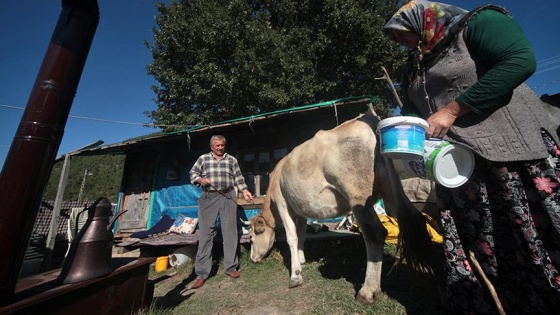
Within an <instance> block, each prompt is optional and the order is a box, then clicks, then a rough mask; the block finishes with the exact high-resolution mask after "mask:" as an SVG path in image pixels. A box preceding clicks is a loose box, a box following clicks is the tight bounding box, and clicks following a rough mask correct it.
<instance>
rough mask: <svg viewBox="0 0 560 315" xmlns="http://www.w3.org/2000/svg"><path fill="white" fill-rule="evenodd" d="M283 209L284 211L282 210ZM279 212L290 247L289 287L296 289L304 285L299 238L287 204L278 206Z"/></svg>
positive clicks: (283, 203)
mask: <svg viewBox="0 0 560 315" xmlns="http://www.w3.org/2000/svg"><path fill="white" fill-rule="evenodd" d="M281 207H282V208H283V209H282V208H281ZM278 212H279V214H280V217H281V219H282V222H283V223H284V229H285V230H286V242H287V243H288V246H289V247H290V261H291V267H290V270H291V271H290V283H289V284H288V287H290V288H294V287H297V286H299V285H301V284H303V277H302V276H301V264H300V263H299V255H298V236H297V231H296V224H295V222H294V219H295V218H292V217H291V216H290V214H289V213H288V208H287V206H286V204H285V202H282V203H280V204H279V205H278Z"/></svg>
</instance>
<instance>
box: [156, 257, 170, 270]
mask: <svg viewBox="0 0 560 315" xmlns="http://www.w3.org/2000/svg"><path fill="white" fill-rule="evenodd" d="M168 264H169V256H161V257H158V258H157V259H156V272H160V271H165V270H167V265H168Z"/></svg>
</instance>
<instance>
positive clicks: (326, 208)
mask: <svg viewBox="0 0 560 315" xmlns="http://www.w3.org/2000/svg"><path fill="white" fill-rule="evenodd" d="M378 122H379V118H378V117H377V116H376V115H375V114H374V113H373V111H372V110H370V111H368V112H367V113H366V114H363V115H361V116H358V117H357V118H355V119H353V120H350V121H347V122H345V123H343V124H341V125H340V126H338V127H336V128H334V129H331V130H327V131H319V132H317V133H316V134H315V136H314V137H313V138H312V139H310V140H308V141H306V142H304V143H303V144H301V145H299V146H297V147H296V148H294V150H292V152H290V153H289V154H288V155H287V156H285V157H284V158H283V159H282V160H280V162H279V163H278V165H276V167H275V168H274V171H273V172H272V173H271V175H270V182H269V186H268V190H267V193H266V198H265V201H264V204H263V210H262V213H261V214H259V215H257V216H255V217H253V218H251V221H250V225H251V229H250V235H251V260H252V261H253V262H259V261H261V260H262V259H263V258H264V257H265V255H266V254H267V253H268V252H269V251H270V249H271V248H272V245H273V243H274V240H275V226H276V221H277V220H278V221H280V222H282V223H283V225H284V228H285V230H286V240H287V243H288V245H289V248H290V253H291V275H290V281H289V287H290V288H293V287H297V286H299V285H301V284H302V283H303V278H302V275H301V273H302V267H301V265H302V264H303V263H305V255H304V251H303V245H304V242H305V230H306V225H307V218H314V219H326V218H333V217H338V216H341V215H344V214H347V213H349V212H350V211H352V212H353V214H354V216H355V218H356V220H357V222H358V224H359V226H360V228H361V230H362V233H363V237H364V241H365V244H366V252H367V268H366V277H365V281H364V284H363V286H362V288H361V289H360V291H359V292H358V294H357V296H356V299H357V300H358V301H359V302H361V303H373V302H374V300H375V298H376V296H377V295H378V294H379V293H380V292H381V263H382V260H383V245H384V241H385V236H386V235H387V231H386V230H385V228H384V227H383V225H382V224H381V222H380V221H379V218H378V217H377V215H376V214H375V212H374V211H373V204H374V203H375V202H376V201H377V200H378V199H379V198H382V199H383V202H384V205H385V207H386V211H387V212H388V214H389V215H390V216H393V217H396V218H397V219H398V221H399V228H400V236H401V242H400V250H401V257H402V258H404V259H406V261H407V265H408V266H411V267H413V268H423V269H424V270H425V269H426V268H427V269H429V270H432V271H433V270H434V269H432V268H433V267H431V266H433V265H432V261H430V260H433V259H434V258H435V257H436V255H435V254H434V252H433V249H434V248H433V244H432V243H431V241H430V237H429V236H428V233H427V232H426V221H425V219H424V218H423V217H422V214H421V213H420V212H419V211H418V210H417V209H416V208H415V207H414V205H413V204H412V203H411V202H410V201H409V199H408V198H407V197H406V196H405V194H404V191H403V188H402V185H401V181H400V179H399V177H398V175H397V173H396V171H395V169H394V166H393V164H392V161H391V160H389V159H387V158H385V157H383V156H382V155H381V154H380V153H379V152H380V151H379V145H378V141H377V140H376V133H375V130H376V126H377V123H378Z"/></svg>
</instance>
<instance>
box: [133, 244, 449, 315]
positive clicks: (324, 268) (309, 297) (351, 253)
mask: <svg viewBox="0 0 560 315" xmlns="http://www.w3.org/2000/svg"><path fill="white" fill-rule="evenodd" d="M217 247H218V248H217ZM219 247H220V246H215V253H214V257H215V258H217V259H216V260H215V264H214V265H215V267H214V270H213V273H212V274H211V277H210V278H209V279H208V280H207V281H206V284H205V285H204V286H203V287H202V288H200V289H198V290H189V289H188V288H189V287H190V286H191V285H192V283H193V281H194V279H195V275H194V273H193V270H192V269H193V265H192V263H190V264H187V265H183V266H180V267H178V268H177V269H173V268H171V269H168V270H166V271H164V272H158V273H156V272H154V271H153V266H152V267H151V268H152V271H151V272H150V276H149V277H150V281H151V284H152V285H153V290H154V294H153V301H152V303H151V305H150V307H149V308H148V309H145V310H143V312H142V313H143V314H157V315H159V314H165V315H168V314H254V315H256V314H329V313H330V314H388V315H391V314H417V315H423V314H438V301H439V300H438V296H437V292H435V287H434V285H433V280H432V279H431V277H429V276H427V275H422V274H414V275H412V274H410V273H409V271H408V270H407V269H406V267H402V266H401V267H399V268H397V269H396V270H395V271H393V273H392V274H391V275H387V273H388V270H389V269H390V267H391V266H392V264H393V262H394V253H395V249H394V246H391V245H386V248H385V259H384V267H383V274H384V277H383V280H382V289H383V294H382V295H381V296H380V297H379V298H378V300H376V303H375V304H373V305H362V304H359V303H358V302H356V301H355V299H354V297H355V295H356V293H357V292H358V290H359V289H360V288H361V285H362V283H363V281H364V276H365V267H366V260H365V246H364V244H363V240H362V239H361V238H354V239H346V240H336V241H314V242H307V243H306V258H307V260H308V263H307V264H306V265H305V266H304V269H303V277H304V283H303V285H301V286H299V287H297V288H292V289H289V288H288V279H289V267H288V266H289V257H290V256H289V250H288V248H287V245H286V244H285V243H279V242H277V243H276V244H275V247H274V248H273V250H272V251H271V253H270V255H269V256H268V257H267V258H266V259H265V260H264V261H263V262H261V263H259V264H254V263H253V262H251V260H250V259H249V252H248V250H247V249H245V248H242V250H241V253H240V273H241V277H240V278H238V279H230V278H229V277H228V276H227V275H225V273H224V271H223V262H222V259H221V258H222V257H221V253H220V252H221V248H219ZM411 279H414V281H411Z"/></svg>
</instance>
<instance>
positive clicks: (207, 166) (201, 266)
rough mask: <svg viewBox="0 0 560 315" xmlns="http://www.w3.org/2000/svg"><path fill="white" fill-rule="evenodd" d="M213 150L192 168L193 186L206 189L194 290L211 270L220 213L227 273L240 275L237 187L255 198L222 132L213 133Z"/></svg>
mask: <svg viewBox="0 0 560 315" xmlns="http://www.w3.org/2000/svg"><path fill="white" fill-rule="evenodd" d="M210 151H211V152H209V153H206V154H203V155H201V156H200V157H199V158H198V160H197V161H196V163H195V164H194V165H193V167H192V169H191V171H190V175H191V182H192V183H193V185H196V186H201V187H202V190H203V192H202V195H201V196H200V198H199V199H198V229H199V232H200V238H199V240H198V252H197V253H196V261H195V265H194V269H195V273H196V275H197V278H196V281H195V283H194V285H193V286H192V287H191V289H198V288H200V287H202V286H203V285H204V282H205V281H206V279H207V278H208V276H209V274H210V270H211V269H212V245H213V237H214V235H215V234H216V219H217V217H218V214H219V215H220V224H221V231H222V238H223V247H224V268H225V272H226V274H227V275H229V276H230V277H231V278H233V279H235V278H239V272H238V271H237V267H238V264H239V262H238V257H237V247H238V235H237V194H236V191H235V189H234V186H237V188H238V189H239V190H240V191H241V192H243V197H244V198H245V200H253V195H252V194H251V192H250V191H249V190H247V185H246V184H245V180H244V178H243V175H242V174H241V170H240V169H239V164H238V163H237V159H236V158H235V157H233V156H231V155H229V154H227V153H226V138H225V137H224V136H221V135H215V136H212V138H211V139H210Z"/></svg>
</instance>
